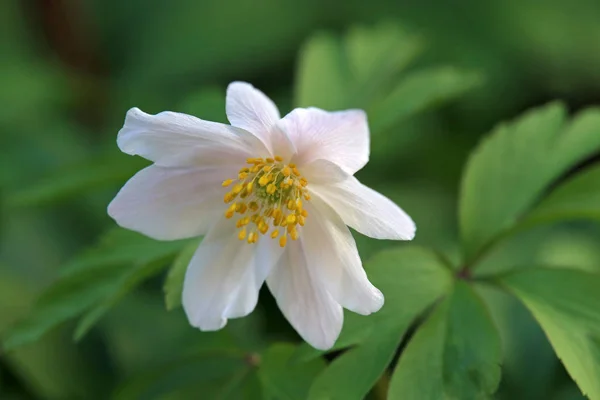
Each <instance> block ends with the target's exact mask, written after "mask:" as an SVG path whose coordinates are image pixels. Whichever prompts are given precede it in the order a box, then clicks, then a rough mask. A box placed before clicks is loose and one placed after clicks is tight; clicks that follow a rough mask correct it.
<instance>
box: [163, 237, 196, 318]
mask: <svg viewBox="0 0 600 400" xmlns="http://www.w3.org/2000/svg"><path fill="white" fill-rule="evenodd" d="M198 245H199V242H196V241H194V242H192V243H190V244H189V245H187V246H186V247H185V248H184V249H183V250H182V251H181V253H179V255H178V256H177V258H175V261H173V265H172V266H171V269H169V274H168V275H167V279H166V280H165V285H164V286H163V291H164V292H165V303H166V306H167V310H169V311H170V310H173V309H175V308H177V307H179V306H181V293H182V292H183V280H184V278H185V271H187V267H188V265H189V264H190V261H191V259H192V257H193V256H194V253H195V252H196V250H197V249H198Z"/></svg>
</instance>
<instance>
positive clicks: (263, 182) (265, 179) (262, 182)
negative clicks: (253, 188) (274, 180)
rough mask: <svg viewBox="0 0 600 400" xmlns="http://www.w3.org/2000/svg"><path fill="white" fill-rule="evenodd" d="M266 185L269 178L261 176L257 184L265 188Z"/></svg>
mask: <svg viewBox="0 0 600 400" xmlns="http://www.w3.org/2000/svg"><path fill="white" fill-rule="evenodd" d="M267 183H269V178H268V176H267V175H263V176H261V177H260V179H259V180H258V184H259V185H260V186H265V185H266V184H267Z"/></svg>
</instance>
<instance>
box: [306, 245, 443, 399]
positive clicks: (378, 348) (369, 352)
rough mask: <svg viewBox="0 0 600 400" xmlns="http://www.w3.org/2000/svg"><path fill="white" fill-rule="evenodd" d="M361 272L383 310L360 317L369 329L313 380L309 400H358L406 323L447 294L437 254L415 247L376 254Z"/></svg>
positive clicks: (385, 361) (385, 362)
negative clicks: (378, 292) (378, 293)
mask: <svg viewBox="0 0 600 400" xmlns="http://www.w3.org/2000/svg"><path fill="white" fill-rule="evenodd" d="M366 270H367V273H368V275H369V277H370V279H371V281H372V282H373V284H374V285H375V286H377V287H378V288H379V289H380V290H381V291H382V292H383V294H384V295H385V299H386V301H385V305H384V306H383V308H382V309H381V310H380V311H379V312H377V313H375V314H373V315H371V316H369V317H363V318H364V324H363V325H366V324H369V325H371V327H372V329H371V331H370V332H369V333H370V334H369V335H368V336H367V335H365V336H362V337H361V339H362V340H361V343H360V344H359V345H357V347H355V348H353V349H351V350H349V351H348V352H346V353H344V354H343V355H342V356H340V357H338V358H336V359H335V360H334V361H333V362H332V363H331V364H330V365H329V366H328V367H327V369H325V371H323V373H322V374H320V375H319V376H318V378H317V379H316V380H315V383H314V385H313V387H312V388H311V392H310V398H311V399H321V398H328V399H362V398H363V397H364V396H365V395H366V394H367V392H368V391H369V390H370V389H371V387H372V386H373V385H374V384H375V382H376V381H377V379H378V378H379V376H380V375H381V374H382V373H383V371H384V370H385V368H386V367H387V365H388V364H389V362H390V360H391V358H392V357H393V355H394V353H395V351H396V348H397V346H398V344H399V343H400V340H401V339H402V336H403V335H404V334H405V332H406V330H407V329H408V327H409V326H410V324H411V323H412V322H413V321H414V320H415V318H417V316H418V315H420V314H421V313H423V312H424V311H425V309H426V308H427V307H428V306H430V305H431V304H432V303H433V302H434V301H435V300H436V299H438V298H440V297H441V296H443V295H444V294H445V293H446V292H447V291H448V290H449V289H450V287H451V281H452V279H451V275H450V270H449V268H448V266H446V265H445V264H444V262H443V261H442V260H441V259H440V258H439V256H438V255H437V254H435V253H434V252H433V251H431V250H427V249H424V248H420V247H416V246H406V247H403V248H399V249H393V250H385V251H382V252H380V253H379V254H377V255H376V256H375V257H373V258H372V259H371V260H370V261H369V262H368V263H367V265H366ZM353 328H354V327H353ZM347 329H348V327H344V330H345V331H347ZM355 329H356V328H355ZM361 329H364V328H361ZM345 334H346V335H349V333H345ZM365 366H368V367H365Z"/></svg>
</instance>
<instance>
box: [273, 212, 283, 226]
mask: <svg viewBox="0 0 600 400" xmlns="http://www.w3.org/2000/svg"><path fill="white" fill-rule="evenodd" d="M282 220H283V214H281V212H279V214H277V216H276V217H275V218H274V219H273V225H275V226H279V225H281V221H282Z"/></svg>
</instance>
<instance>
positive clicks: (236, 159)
mask: <svg viewBox="0 0 600 400" xmlns="http://www.w3.org/2000/svg"><path fill="white" fill-rule="evenodd" d="M117 144H118V145H119V148H120V149H121V151H123V152H124V153H127V154H131V155H139V156H142V157H144V158H146V159H148V160H150V161H154V162H155V163H156V164H157V165H162V166H190V165H211V164H229V163H237V164H239V163H240V161H241V163H242V164H243V163H244V162H245V159H246V158H247V157H258V156H263V155H265V154H266V153H267V151H266V149H265V147H264V146H263V145H262V143H261V142H260V141H259V140H257V139H256V137H254V136H253V135H251V134H250V133H248V132H246V131H244V130H243V129H239V128H235V127H232V126H229V125H224V124H219V123H216V122H209V121H203V120H201V119H199V118H196V117H193V116H191V115H186V114H180V113H175V112H170V111H165V112H162V113H159V114H156V115H150V114H146V113H145V112H143V111H141V110H140V109H138V108H132V109H131V110H129V111H128V112H127V116H126V118H125V124H124V125H123V128H121V130H120V131H119V135H118V137H117Z"/></svg>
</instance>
